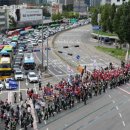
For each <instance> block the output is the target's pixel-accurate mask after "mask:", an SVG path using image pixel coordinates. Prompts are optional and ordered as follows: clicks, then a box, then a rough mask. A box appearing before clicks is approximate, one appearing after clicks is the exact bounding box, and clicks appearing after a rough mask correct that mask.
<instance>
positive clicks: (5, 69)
mask: <svg viewBox="0 0 130 130" xmlns="http://www.w3.org/2000/svg"><path fill="white" fill-rule="evenodd" d="M88 22H89V21H87V20H84V21H82V22H78V23H75V24H69V25H68V24H62V25H60V24H59V25H58V24H56V25H53V26H51V27H49V26H45V27H44V31H43V36H44V37H45V38H48V37H50V36H52V35H54V34H55V33H57V32H60V31H62V30H65V29H69V28H74V27H77V26H80V25H84V24H88ZM2 41H3V42H2V43H0V89H11V87H10V82H11V83H13V84H14V82H13V81H17V80H24V79H25V78H27V80H28V81H29V82H39V78H38V77H39V75H38V73H37V72H36V66H37V64H36V62H35V58H34V55H33V50H34V48H35V47H36V46H37V45H39V44H41V43H42V27H41V26H39V27H38V28H37V29H33V28H32V27H27V28H24V29H16V30H14V31H9V32H8V33H7V35H6V36H3V38H2ZM16 83H17V82H16Z"/></svg>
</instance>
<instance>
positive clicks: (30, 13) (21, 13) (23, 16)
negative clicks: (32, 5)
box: [15, 9, 42, 22]
mask: <svg viewBox="0 0 130 130" xmlns="http://www.w3.org/2000/svg"><path fill="white" fill-rule="evenodd" d="M15 14H16V21H17V22H27V21H37V20H42V9H16V12H15Z"/></svg>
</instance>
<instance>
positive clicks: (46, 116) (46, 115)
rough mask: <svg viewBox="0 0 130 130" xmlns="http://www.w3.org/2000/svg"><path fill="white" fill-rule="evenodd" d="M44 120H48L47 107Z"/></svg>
mask: <svg viewBox="0 0 130 130" xmlns="http://www.w3.org/2000/svg"><path fill="white" fill-rule="evenodd" d="M44 120H48V110H47V108H46V109H45V115H44Z"/></svg>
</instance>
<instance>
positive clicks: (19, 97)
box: [19, 81, 21, 101]
mask: <svg viewBox="0 0 130 130" xmlns="http://www.w3.org/2000/svg"><path fill="white" fill-rule="evenodd" d="M20 90H21V84H20V81H19V101H20Z"/></svg>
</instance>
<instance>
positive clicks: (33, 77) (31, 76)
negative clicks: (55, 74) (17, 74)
mask: <svg viewBox="0 0 130 130" xmlns="http://www.w3.org/2000/svg"><path fill="white" fill-rule="evenodd" d="M27 79H28V81H29V82H30V83H35V82H38V77H37V76H36V74H35V72H29V73H28V75H27Z"/></svg>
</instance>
